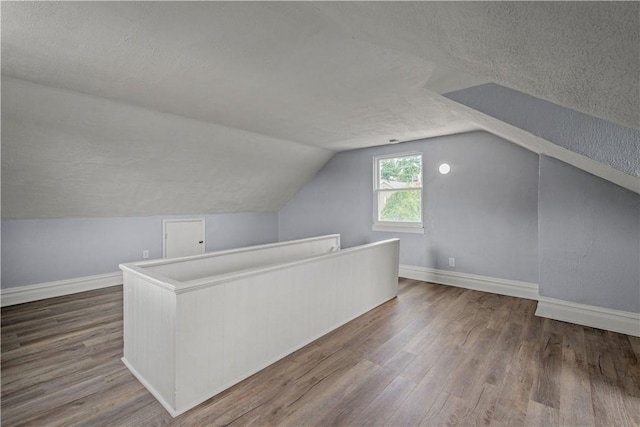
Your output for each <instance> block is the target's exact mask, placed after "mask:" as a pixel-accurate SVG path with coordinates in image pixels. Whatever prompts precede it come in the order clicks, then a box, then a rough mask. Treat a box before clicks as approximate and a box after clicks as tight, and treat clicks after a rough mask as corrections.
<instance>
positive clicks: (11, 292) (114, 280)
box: [0, 271, 122, 307]
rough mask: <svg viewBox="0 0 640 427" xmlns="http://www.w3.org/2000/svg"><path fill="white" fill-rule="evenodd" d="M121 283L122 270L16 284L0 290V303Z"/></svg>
mask: <svg viewBox="0 0 640 427" xmlns="http://www.w3.org/2000/svg"><path fill="white" fill-rule="evenodd" d="M121 284H122V272H120V271H119V272H117V273H107V274H98V275H96V276H87V277H78V278H76V279H67V280H58V281H56V282H47V283H38V284H35V285H27V286H17V287H15V288H6V289H2V290H1V291H0V302H1V304H0V305H1V306H2V307H6V306H9V305H15V304H22V303H25V302H31V301H38V300H41V299H46V298H54V297H60V296H63V295H70V294H75V293H78V292H85V291H92V290H94V289H101V288H108V287H109V286H116V285H121Z"/></svg>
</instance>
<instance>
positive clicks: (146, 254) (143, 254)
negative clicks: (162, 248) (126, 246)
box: [142, 249, 149, 259]
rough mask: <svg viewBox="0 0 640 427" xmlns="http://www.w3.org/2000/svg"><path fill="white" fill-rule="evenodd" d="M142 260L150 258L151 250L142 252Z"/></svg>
mask: <svg viewBox="0 0 640 427" xmlns="http://www.w3.org/2000/svg"><path fill="white" fill-rule="evenodd" d="M142 258H143V259H147V258H149V250H148V249H145V250H144V251H142Z"/></svg>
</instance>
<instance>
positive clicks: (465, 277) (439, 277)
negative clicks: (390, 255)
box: [399, 264, 538, 300]
mask: <svg viewBox="0 0 640 427" xmlns="http://www.w3.org/2000/svg"><path fill="white" fill-rule="evenodd" d="M399 276H400V277H406V278H408V279H413V280H422V281H424V282H431V283H439V284H442V285H449V286H456V287H459V288H465V289H473V290H476V291H483V292H491V293H494V294H500V295H508V296H512V297H519V298H526V299H532V300H537V299H538V285H537V284H536V283H529V282H520V281H517V280H508V279H499V278H496V277H487V276H478V275H476V274H467V273H458V272H454V271H447V270H438V269H435V268H427V267H416V266H412V265H404V264H400V272H399Z"/></svg>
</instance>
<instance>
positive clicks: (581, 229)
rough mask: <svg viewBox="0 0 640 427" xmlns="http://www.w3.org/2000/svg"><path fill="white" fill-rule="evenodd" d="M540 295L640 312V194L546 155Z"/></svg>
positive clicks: (540, 206)
mask: <svg viewBox="0 0 640 427" xmlns="http://www.w3.org/2000/svg"><path fill="white" fill-rule="evenodd" d="M538 219H539V231H538V233H539V239H540V240H539V247H540V283H539V285H540V295H542V296H546V297H551V298H557V299H561V300H567V301H574V302H578V303H581V304H589V305H596V306H604V307H608V308H613V309H618V310H626V311H631V312H640V223H639V221H640V196H638V195H637V194H636V193H633V192H631V191H629V190H626V189H624V188H621V187H619V186H617V185H615V184H612V183H610V182H607V181H605V180H603V179H600V178H598V177H595V176H593V175H590V174H589V173H587V172H584V171H581V170H579V169H577V168H574V167H572V166H569V165H567V164H565V163H563V162H561V161H558V160H555V159H551V158H548V157H545V156H541V158H540V188H539V199H538Z"/></svg>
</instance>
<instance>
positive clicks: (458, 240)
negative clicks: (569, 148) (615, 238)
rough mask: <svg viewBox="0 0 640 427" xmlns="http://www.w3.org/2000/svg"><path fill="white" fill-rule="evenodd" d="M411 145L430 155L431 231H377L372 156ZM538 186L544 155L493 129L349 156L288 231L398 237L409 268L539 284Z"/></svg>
mask: <svg viewBox="0 0 640 427" xmlns="http://www.w3.org/2000/svg"><path fill="white" fill-rule="evenodd" d="M407 151H421V152H422V153H423V162H424V177H425V184H424V185H425V189H424V201H423V203H424V206H423V208H424V222H425V229H426V230H425V234H424V235H421V234H406V233H386V232H375V231H372V230H371V226H372V206H373V205H372V203H373V201H372V197H373V190H372V188H373V187H372V186H373V177H372V174H373V156H375V155H379V154H387V153H402V152H407ZM442 162H447V163H449V164H450V165H451V168H452V169H451V172H450V173H449V174H448V175H440V174H439V173H438V172H437V168H438V165H439V164H440V163H442ZM537 186H538V156H537V155H535V154H534V153H531V152H529V151H527V150H525V149H523V148H521V147H518V146H516V145H514V144H511V143H509V142H507V141H505V140H502V139H500V138H498V137H496V136H494V135H491V134H488V133H485V132H473V133H467V134H461V135H453V136H447V137H441V138H432V139H428V140H421V141H415V142H409V143H403V144H398V145H392V146H384V147H375V148H369V149H362V150H354V151H348V152H342V153H338V154H336V155H335V156H334V157H333V158H332V159H331V160H330V161H329V162H328V163H327V164H326V165H325V166H324V168H322V169H321V170H320V172H318V174H317V175H316V176H315V178H314V179H313V180H312V181H311V182H309V183H308V184H307V185H306V186H305V187H303V188H302V189H301V190H300V191H299V192H298V193H297V194H296V195H295V196H294V198H293V199H291V200H290V201H289V203H287V205H286V206H285V207H284V208H282V209H281V210H280V213H279V216H278V217H279V233H280V234H279V235H280V240H287V239H292V238H301V237H308V236H313V235H318V234H326V233H340V234H341V235H342V246H343V247H349V246H354V245H358V244H362V243H366V242H371V241H375V240H382V239H386V238H390V237H399V238H400V239H401V244H400V262H401V263H402V264H408V265H413V266H422V267H431V268H438V269H443V270H454V271H459V272H465V273H471V274H479V275H484V276H491V277H499V278H505V279H513V280H522V281H527V282H534V283H537V282H538V259H537V253H538V247H537V242H538V236H537ZM449 257H455V258H456V267H454V268H451V267H449V266H448V258H449Z"/></svg>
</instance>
